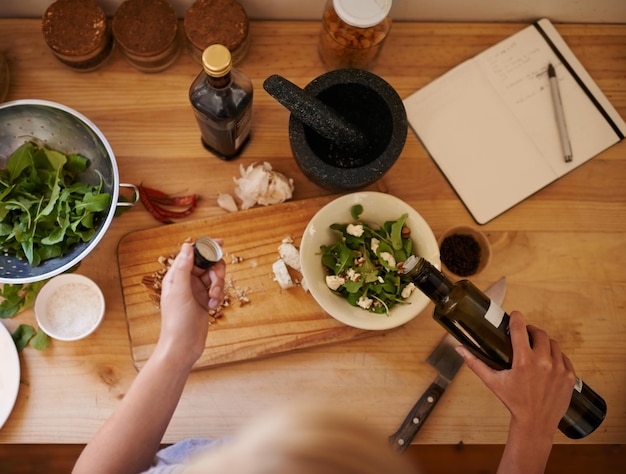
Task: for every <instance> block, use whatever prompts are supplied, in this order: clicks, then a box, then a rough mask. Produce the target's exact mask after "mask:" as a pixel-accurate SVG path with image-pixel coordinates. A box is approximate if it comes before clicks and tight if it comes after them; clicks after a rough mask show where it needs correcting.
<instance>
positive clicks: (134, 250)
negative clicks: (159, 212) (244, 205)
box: [118, 197, 372, 369]
mask: <svg viewBox="0 0 626 474" xmlns="http://www.w3.org/2000/svg"><path fill="white" fill-rule="evenodd" d="M330 200H331V198H328V197H324V198H318V199H310V200H302V201H294V202H287V203H283V204H279V205H274V206H268V207H258V208H254V209H250V210H246V211H239V212H236V213H229V214H224V215H221V216H217V217H211V218H207V219H202V220H195V221H187V222H181V223H177V224H171V225H165V226H162V227H157V228H154V229H146V230H141V231H136V232H132V233H129V234H127V235H125V236H124V237H123V238H122V239H121V241H120V243H119V247H118V264H119V269H120V276H121V282H122V291H123V296H124V307H125V311H126V321H127V325H128V333H129V337H130V346H131V352H132V358H133V362H134V364H135V367H136V368H137V369H140V368H141V367H142V366H143V365H144V364H145V362H146V361H147V359H148V357H149V356H150V354H151V353H152V351H153V349H154V346H155V344H156V342H157V339H158V335H159V330H160V313H159V309H158V307H157V306H156V304H155V302H154V301H153V297H152V293H151V291H150V290H148V289H147V288H146V287H145V286H144V285H142V284H141V281H142V279H143V278H144V277H145V276H150V275H152V274H153V273H154V272H156V271H158V270H159V269H160V268H162V267H161V264H160V263H159V262H158V258H159V257H160V256H169V255H173V254H176V253H177V252H178V249H179V248H180V245H181V243H182V242H184V241H185V240H186V239H189V238H191V239H194V240H195V239H196V238H197V237H199V236H202V235H206V236H211V237H216V238H222V239H223V240H224V246H223V250H224V253H225V257H224V260H225V261H226V267H227V280H228V279H230V280H231V282H232V286H233V287H234V288H235V289H237V290H240V291H244V292H245V295H246V296H247V297H248V298H249V300H250V302H249V303H248V304H246V305H239V304H238V303H237V302H236V301H234V302H233V304H232V305H231V306H229V307H227V308H225V309H224V311H223V314H224V315H223V317H222V318H220V319H218V320H217V322H215V323H214V324H211V326H210V327H209V332H208V336H207V340H206V348H205V350H204V353H203V354H202V356H201V357H200V359H199V360H198V362H197V364H196V366H195V368H196V369H199V368H208V367H213V366H218V365H222V364H227V363H232V362H238V361H243V360H250V359H257V358H261V357H266V356H270V355H275V354H280V353H284V352H288V351H293V350H297V349H303V348H307V347H312V346H317V345H321V344H330V343H337V342H341V341H348V340H352V339H355V338H359V337H363V336H365V335H368V334H372V332H371V331H366V330H362V329H357V328H352V327H349V326H346V325H344V324H343V323H340V322H338V321H337V320H335V319H333V318H332V317H330V316H329V315H328V314H326V313H325V312H324V311H323V310H322V309H321V308H320V307H319V306H318V304H317V303H316V302H315V300H314V299H313V296H311V294H310V293H308V292H306V291H305V290H304V289H303V288H302V287H301V286H296V287H293V288H289V289H282V288H281V287H280V286H279V285H278V283H277V282H276V281H274V279H273V278H274V274H273V272H272V264H273V263H274V262H275V261H276V260H277V259H278V246H279V245H280V244H281V242H282V240H283V239H284V238H285V237H289V236H290V237H292V238H293V240H294V244H295V245H296V247H299V245H300V241H301V237H302V234H303V232H304V229H305V228H306V225H307V223H308V222H309V220H310V219H311V217H313V215H314V214H315V213H316V212H317V211H318V210H319V209H320V208H321V207H322V206H323V205H324V204H326V203H327V202H329V201H330ZM294 276H296V277H299V276H300V275H299V274H297V273H295V274H294Z"/></svg>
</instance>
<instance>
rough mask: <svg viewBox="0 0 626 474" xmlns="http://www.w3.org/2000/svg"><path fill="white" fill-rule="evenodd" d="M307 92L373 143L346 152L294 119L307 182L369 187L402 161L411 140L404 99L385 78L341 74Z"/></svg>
mask: <svg viewBox="0 0 626 474" xmlns="http://www.w3.org/2000/svg"><path fill="white" fill-rule="evenodd" d="M304 91H305V92H307V93H308V94H310V95H312V96H313V97H316V98H317V99H319V100H320V101H322V102H324V103H325V104H327V105H328V106H329V107H331V108H332V109H334V110H335V111H336V112H337V113H338V114H339V115H341V116H342V117H344V118H345V119H346V120H347V121H348V122H350V123H351V124H353V125H354V126H355V127H356V128H358V129H360V130H361V131H362V132H363V133H364V134H365V136H366V137H367V139H368V143H367V146H366V147H364V148H355V147H342V146H340V145H338V144H337V143H336V142H334V141H331V140H329V139H327V138H325V137H324V136H322V135H320V134H319V133H317V132H316V131H315V130H314V129H312V128H311V127H309V126H308V125H306V124H304V123H303V122H302V121H301V120H299V119H298V118H296V117H295V116H294V115H293V114H292V115H291V117H290V119H289V141H290V143H291V150H292V152H293V155H294V158H295V160H296V163H297V164H298V166H299V167H300V169H301V170H302V172H303V173H304V174H305V176H306V177H307V178H309V179H310V180H311V181H313V182H314V183H315V184H317V185H318V186H320V187H323V188H325V189H328V190H330V191H333V192H340V191H350V190H354V189H358V188H362V187H365V186H367V185H369V184H371V183H373V182H374V181H376V180H377V179H379V178H380V177H381V176H383V175H384V174H385V173H386V172H387V171H388V170H389V169H390V168H391V166H393V164H394V163H395V162H396V160H397V159H398V157H399V156H400V153H401V152H402V149H403V148H404V143H405V141H406V135H407V117H406V110H405V108H404V104H403V103H402V99H400V97H399V96H398V94H397V92H396V91H395V90H394V89H393V88H392V87H391V86H390V85H389V84H388V83H387V82H386V81H384V80H383V79H382V78H380V77H378V76H376V75H375V74H372V73H370V72H368V71H364V70H358V69H338V70H335V71H330V72H328V73H326V74H323V75H321V76H319V77H318V78H316V79H314V80H313V81H311V82H310V83H309V84H308V85H307V86H306V87H305V88H304Z"/></svg>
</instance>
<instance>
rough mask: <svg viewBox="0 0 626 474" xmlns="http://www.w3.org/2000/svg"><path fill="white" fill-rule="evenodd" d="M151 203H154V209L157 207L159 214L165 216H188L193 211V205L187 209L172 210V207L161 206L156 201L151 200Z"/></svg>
mask: <svg viewBox="0 0 626 474" xmlns="http://www.w3.org/2000/svg"><path fill="white" fill-rule="evenodd" d="M150 203H151V204H152V207H154V209H156V211H157V212H158V213H159V214H161V215H162V216H165V217H175V218H180V217H186V216H188V215H189V214H191V212H192V211H193V207H189V208H187V209H185V210H184V211H172V210H170V209H165V208H163V207H161V206H160V205H159V204H157V203H156V202H154V201H151V202H150Z"/></svg>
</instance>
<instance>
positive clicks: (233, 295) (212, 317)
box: [141, 255, 250, 324]
mask: <svg viewBox="0 0 626 474" xmlns="http://www.w3.org/2000/svg"><path fill="white" fill-rule="evenodd" d="M175 258H176V255H169V256H163V255H161V256H159V257H158V258H157V262H158V263H159V264H160V265H161V268H159V269H158V270H157V271H155V272H154V273H152V274H151V275H146V276H144V277H143V278H142V279H141V285H142V286H144V287H145V288H147V289H148V290H150V292H151V293H150V300H151V301H152V302H153V303H154V305H155V306H156V307H157V308H160V306H161V290H162V287H163V278H164V277H165V274H166V273H167V271H168V270H169V269H170V267H171V266H172V263H174V259H175ZM233 258H234V259H235V260H236V262H232V259H233ZM242 261H243V258H242V257H236V256H235V255H233V256H232V258H231V262H232V263H238V262H242ZM246 291H247V290H246V289H243V288H240V287H237V286H236V285H235V284H234V283H233V280H232V278H230V277H228V278H227V279H226V285H225V287H224V300H223V301H222V304H220V306H218V307H217V308H215V309H211V310H209V324H214V323H216V322H217V320H218V319H220V318H221V317H222V316H223V315H224V313H223V311H224V309H225V308H227V307H229V306H231V305H232V304H233V302H236V303H238V304H239V306H245V305H247V304H249V303H250V298H249V297H248V296H247V295H246Z"/></svg>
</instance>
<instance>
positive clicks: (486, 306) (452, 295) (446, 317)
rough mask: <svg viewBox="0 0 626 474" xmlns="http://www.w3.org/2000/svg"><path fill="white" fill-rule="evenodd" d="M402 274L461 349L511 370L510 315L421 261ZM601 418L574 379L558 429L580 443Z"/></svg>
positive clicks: (600, 409) (601, 409)
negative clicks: (432, 305)
mask: <svg viewBox="0 0 626 474" xmlns="http://www.w3.org/2000/svg"><path fill="white" fill-rule="evenodd" d="M402 272H403V274H404V275H406V276H409V277H410V278H411V281H412V282H413V284H414V285H415V286H417V287H418V288H419V289H420V290H421V291H422V292H423V293H424V294H425V295H426V296H428V297H429V298H430V299H431V300H432V301H433V303H435V311H434V313H433V317H434V318H435V320H436V321H437V322H438V323H439V324H441V325H442V326H443V327H444V328H446V330H447V331H448V332H450V333H451V334H452V335H453V336H454V337H455V338H456V339H457V340H458V341H459V342H460V343H462V344H463V345H464V346H465V347H467V348H468V349H469V350H471V351H472V353H473V354H475V355H476V356H477V357H478V358H480V359H481V360H482V361H483V362H485V363H486V364H487V365H489V366H490V367H492V368H494V369H497V370H502V369H510V368H511V365H512V362H513V356H514V354H513V347H512V344H511V338H510V336H509V315H508V314H507V313H506V312H504V310H502V308H500V307H499V306H498V305H497V304H495V303H494V302H493V301H491V300H490V299H489V297H488V296H486V295H485V294H484V293H483V292H482V291H480V290H479V289H478V288H477V287H476V286H474V285H473V284H472V283H471V282H470V281H468V280H460V281H458V282H456V283H454V282H452V281H450V280H449V279H448V278H447V277H446V276H445V275H444V274H443V273H441V272H440V271H439V270H438V269H437V268H435V267H434V266H433V265H432V264H431V263H430V262H428V261H427V260H426V259H424V258H419V257H414V256H412V257H410V258H409V259H407V261H406V262H405V263H404V266H403V271H402ZM605 416H606V402H605V401H604V400H603V399H602V397H601V396H600V395H598V394H597V393H596V392H595V391H594V390H592V389H591V387H589V386H588V385H587V384H585V383H583V381H582V380H581V379H579V378H577V380H576V385H575V387H574V390H573V392H572V399H571V401H570V405H569V408H568V409H567V412H566V413H565V415H564V416H563V418H562V419H561V421H560V423H559V429H560V430H561V431H562V432H563V433H564V434H565V435H566V436H568V437H569V438H573V439H578V438H584V437H585V436H587V435H588V434H590V433H592V432H593V431H594V430H595V429H596V428H597V427H598V426H600V424H601V423H602V421H603V420H604V418H605Z"/></svg>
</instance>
